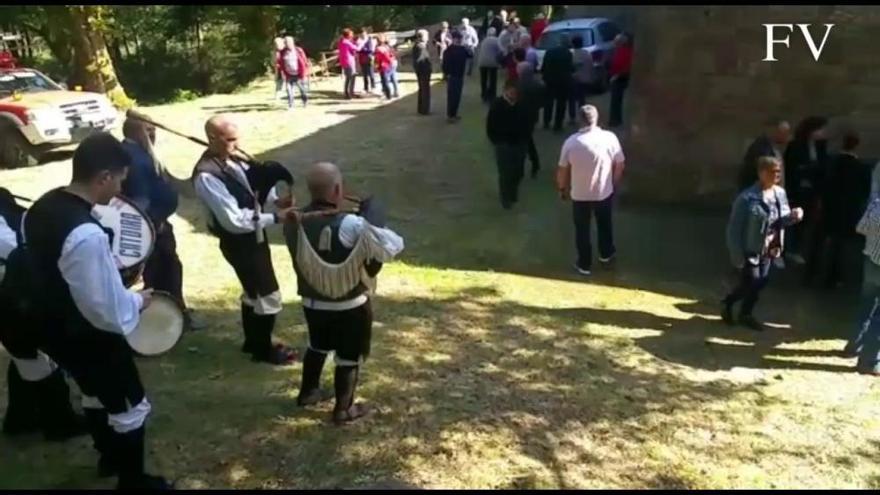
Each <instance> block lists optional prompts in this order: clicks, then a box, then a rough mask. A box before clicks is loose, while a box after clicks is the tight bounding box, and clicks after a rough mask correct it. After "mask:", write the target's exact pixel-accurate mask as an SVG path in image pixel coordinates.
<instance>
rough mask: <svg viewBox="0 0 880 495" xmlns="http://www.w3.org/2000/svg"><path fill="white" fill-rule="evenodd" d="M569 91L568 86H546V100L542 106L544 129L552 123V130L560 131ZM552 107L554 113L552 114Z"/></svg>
mask: <svg viewBox="0 0 880 495" xmlns="http://www.w3.org/2000/svg"><path fill="white" fill-rule="evenodd" d="M570 91H571V90H570V89H569V88H568V86H547V100H546V103H545V105H544V127H549V126H550V121H551V120H552V121H553V129H554V130H561V129H562V121H563V120H564V119H565V109H566V106H567V105H568V98H569V93H570ZM554 107H555V109H556V113H555V114H554V113H553V111H554Z"/></svg>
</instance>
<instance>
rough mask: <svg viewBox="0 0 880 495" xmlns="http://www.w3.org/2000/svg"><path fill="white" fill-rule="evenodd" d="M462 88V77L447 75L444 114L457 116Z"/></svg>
mask: <svg viewBox="0 0 880 495" xmlns="http://www.w3.org/2000/svg"><path fill="white" fill-rule="evenodd" d="M463 90H464V77H461V76H449V79H447V81H446V116H447V117H458V107H459V106H460V105H461V93H462V91H463Z"/></svg>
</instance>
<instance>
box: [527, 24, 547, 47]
mask: <svg viewBox="0 0 880 495" xmlns="http://www.w3.org/2000/svg"><path fill="white" fill-rule="evenodd" d="M548 23H549V21H548V20H547V19H538V20H536V21H534V22H532V25H531V26H529V36H531V37H532V46H535V45H537V44H538V40H539V39H541V35H542V34H543V33H544V30H545V29H547V24H548Z"/></svg>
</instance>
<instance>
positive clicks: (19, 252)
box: [0, 188, 88, 441]
mask: <svg viewBox="0 0 880 495" xmlns="http://www.w3.org/2000/svg"><path fill="white" fill-rule="evenodd" d="M24 211H25V209H24V208H23V207H21V206H19V205H18V204H17V203H16V202H15V198H13V197H12V194H11V193H10V192H9V191H7V190H6V189H3V188H0V315H2V318H0V344H3V347H5V348H6V350H7V351H8V352H9V354H10V357H11V358H12V359H11V361H10V363H9V368H8V369H7V373H6V392H7V394H8V395H7V397H8V400H7V402H6V415H5V416H4V418H3V433H4V434H7V435H19V434H25V433H32V432H38V431H42V432H43V435H44V436H45V437H46V439H47V440H50V441H63V440H67V439H68V438H72V437H75V436H79V435H84V434H86V433H88V430H87V429H86V425H85V419H84V418H83V417H82V416H80V415H79V414H76V413H75V412H74V411H73V408H72V407H71V405H70V389H69V388H68V386H67V382H66V381H65V380H64V376H63V373H62V371H61V369H60V368H58V365H57V364H55V362H54V361H52V359H51V358H49V356H47V355H46V354H45V353H44V352H42V351H40V350H39V339H38V337H39V326H38V325H39V324H40V321H41V320H40V311H39V309H40V308H42V305H38V304H35V302H36V298H35V297H33V294H30V291H29V290H28V285H29V282H30V279H31V275H30V267H29V265H28V263H27V255H26V252H25V249H24V246H23V243H22V239H21V219H22V214H23V213H24Z"/></svg>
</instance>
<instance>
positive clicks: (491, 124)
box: [486, 81, 530, 210]
mask: <svg viewBox="0 0 880 495" xmlns="http://www.w3.org/2000/svg"><path fill="white" fill-rule="evenodd" d="M529 118H530V117H529V115H528V112H527V111H526V110H525V109H524V107H523V105H522V104H521V103H520V102H519V89H518V88H517V83H516V82H514V81H507V82H506V83H505V84H504V93H503V94H502V95H501V96H500V97H498V98H496V99H495V101H493V102H492V105H491V106H490V107H489V115H488V116H487V117H486V134H487V135H488V136H489V141H491V142H492V146H493V147H494V148H495V161H496V164H497V166H498V186H499V190H500V195H501V207H502V208H504V209H505V210H509V209H510V208H512V207H513V205H514V203H516V202H517V200H518V194H517V193H518V188H519V183H520V181H521V180H522V177H523V165H524V164H525V163H524V162H525V155H526V148H527V147H528V141H529Z"/></svg>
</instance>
